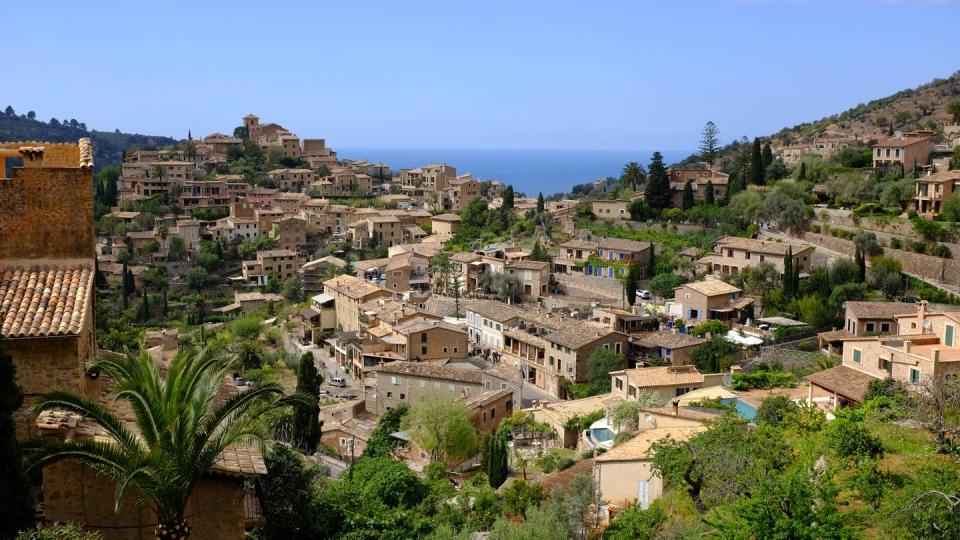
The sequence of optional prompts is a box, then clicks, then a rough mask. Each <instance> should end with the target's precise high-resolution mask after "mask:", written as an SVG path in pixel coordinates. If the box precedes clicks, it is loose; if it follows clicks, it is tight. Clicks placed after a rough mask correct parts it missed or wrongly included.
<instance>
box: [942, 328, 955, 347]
mask: <svg viewBox="0 0 960 540" xmlns="http://www.w3.org/2000/svg"><path fill="white" fill-rule="evenodd" d="M943 344H944V345H946V346H947V347H953V326H951V325H949V324H948V325H947V329H946V333H945V335H944V337H943Z"/></svg>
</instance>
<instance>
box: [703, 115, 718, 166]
mask: <svg viewBox="0 0 960 540" xmlns="http://www.w3.org/2000/svg"><path fill="white" fill-rule="evenodd" d="M719 134H720V130H718V129H717V125H716V124H714V123H713V121H712V120H711V121H708V122H707V124H706V125H705V126H703V134H702V135H701V136H700V159H702V160H703V161H706V162H707V163H710V162H712V161H713V160H714V159H715V158H716V157H717V151H718V150H719V149H720V139H719V137H718V135H719Z"/></svg>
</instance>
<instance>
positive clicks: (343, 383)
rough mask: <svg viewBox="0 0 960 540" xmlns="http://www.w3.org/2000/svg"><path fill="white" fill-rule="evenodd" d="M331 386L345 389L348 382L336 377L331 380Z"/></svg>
mask: <svg viewBox="0 0 960 540" xmlns="http://www.w3.org/2000/svg"><path fill="white" fill-rule="evenodd" d="M330 386H336V387H337V388H343V387H345V386H347V381H345V380H343V378H341V377H334V378H332V379H330Z"/></svg>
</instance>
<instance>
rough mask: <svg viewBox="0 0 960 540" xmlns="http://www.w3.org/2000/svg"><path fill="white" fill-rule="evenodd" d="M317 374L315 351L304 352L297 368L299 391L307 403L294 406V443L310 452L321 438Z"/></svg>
mask: <svg viewBox="0 0 960 540" xmlns="http://www.w3.org/2000/svg"><path fill="white" fill-rule="evenodd" d="M317 375H318V374H317V366H316V365H315V364H314V361H313V353H309V352H306V353H303V356H301V357H300V369H299V370H297V393H298V394H302V396H301V397H302V398H303V399H304V400H306V401H307V403H298V404H296V405H295V406H294V412H293V443H294V444H295V445H296V446H297V448H299V449H301V450H303V451H304V452H307V453H309V454H312V453H313V451H314V450H316V448H317V441H318V440H320V424H319V418H318V415H319V413H320V407H319V405H318V403H317V390H319V388H318V377H317Z"/></svg>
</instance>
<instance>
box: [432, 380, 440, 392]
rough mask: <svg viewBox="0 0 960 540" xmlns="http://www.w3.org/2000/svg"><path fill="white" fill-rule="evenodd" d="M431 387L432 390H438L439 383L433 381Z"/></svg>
mask: <svg viewBox="0 0 960 540" xmlns="http://www.w3.org/2000/svg"><path fill="white" fill-rule="evenodd" d="M433 389H434V390H439V389H440V383H438V382H435V383H433Z"/></svg>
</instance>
